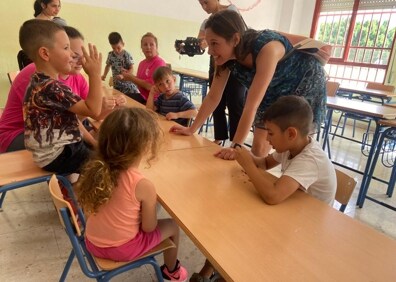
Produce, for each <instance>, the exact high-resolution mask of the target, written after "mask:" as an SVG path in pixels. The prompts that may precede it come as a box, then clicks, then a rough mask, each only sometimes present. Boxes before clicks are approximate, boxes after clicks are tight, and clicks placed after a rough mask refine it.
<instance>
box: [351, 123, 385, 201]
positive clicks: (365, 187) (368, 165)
mask: <svg viewBox="0 0 396 282" xmlns="http://www.w3.org/2000/svg"><path fill="white" fill-rule="evenodd" d="M375 123H376V127H375V132H374V136H373V142H372V143H371V148H370V152H369V155H368V157H367V163H366V168H365V169H364V174H363V179H362V184H361V185H360V190H359V195H358V198H357V202H356V205H358V206H359V208H362V207H363V203H364V199H365V198H366V194H367V191H368V188H369V187H368V184H369V183H370V181H368V179H369V177H368V176H369V171H370V168H371V166H373V168H374V166H375V164H374V163H373V157H374V153H375V151H376V149H377V150H381V148H377V144H378V139H379V135H380V128H381V126H380V125H379V124H378V121H377V120H376V121H375Z"/></svg>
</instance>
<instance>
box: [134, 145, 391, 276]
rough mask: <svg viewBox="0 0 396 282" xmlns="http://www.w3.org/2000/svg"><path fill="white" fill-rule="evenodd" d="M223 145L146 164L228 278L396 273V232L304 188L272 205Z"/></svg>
mask: <svg viewBox="0 0 396 282" xmlns="http://www.w3.org/2000/svg"><path fill="white" fill-rule="evenodd" d="M215 150H216V148H215V147H205V148H195V149H186V150H176V151H166V152H163V153H162V154H161V155H160V156H159V160H158V161H157V162H154V163H152V166H151V168H146V169H143V170H142V171H143V174H144V175H146V176H147V177H148V178H149V179H150V180H151V181H153V183H154V185H155V187H156V189H157V194H158V197H159V201H160V202H161V203H162V205H163V206H164V208H165V209H166V210H167V211H168V212H169V214H170V215H171V216H172V217H173V218H174V219H175V220H176V221H177V222H178V224H179V226H181V228H183V230H184V231H185V232H186V234H187V235H188V236H189V237H190V238H191V240H192V241H193V242H194V243H195V244H196V246H197V247H198V248H199V249H200V250H201V251H202V252H203V254H204V255H205V256H206V257H207V258H208V259H209V260H210V261H211V263H212V264H213V265H214V266H215V268H216V269H217V270H218V271H219V272H220V273H221V274H222V276H223V277H224V278H225V279H226V280H227V281H249V282H252V281H253V282H254V281H260V282H261V281H290V280H293V281H337V280H339V279H343V280H349V281H375V280H382V281H396V271H395V269H396V241H395V240H393V239H391V238H388V237H386V236H385V235H383V234H381V233H379V232H378V231H376V230H374V229H372V228H370V227H368V226H366V225H363V224H362V223H360V222H358V221H356V220H354V219H352V218H350V217H348V216H346V215H344V214H342V213H341V212H339V211H337V210H335V209H334V208H332V207H329V206H327V205H326V204H324V203H322V202H320V201H318V200H316V199H314V198H312V197H311V196H309V195H307V194H305V193H303V192H299V191H298V192H296V193H295V194H294V195H293V196H291V197H290V198H289V199H287V200H286V201H285V202H284V203H282V204H279V205H274V206H270V205H266V204H265V203H264V202H263V201H262V200H261V198H260V197H259V195H258V193H257V192H256V191H255V189H254V187H253V185H252V183H251V182H250V181H249V180H248V178H247V176H246V174H245V173H244V172H243V171H242V169H241V167H240V166H239V165H238V164H237V163H236V162H235V161H225V160H221V159H218V158H215V157H213V153H214V152H215ZM341 277H342V278H341Z"/></svg>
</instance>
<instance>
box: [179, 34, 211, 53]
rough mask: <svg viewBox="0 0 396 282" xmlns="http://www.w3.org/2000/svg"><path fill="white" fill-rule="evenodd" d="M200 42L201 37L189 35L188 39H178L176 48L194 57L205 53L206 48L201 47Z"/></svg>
mask: <svg viewBox="0 0 396 282" xmlns="http://www.w3.org/2000/svg"><path fill="white" fill-rule="evenodd" d="M199 43H200V39H198V38H195V37H187V38H186V40H176V41H175V48H176V51H177V52H178V53H179V54H181V55H188V56H190V57H193V56H194V55H202V54H203V53H205V49H201V46H200V44H199Z"/></svg>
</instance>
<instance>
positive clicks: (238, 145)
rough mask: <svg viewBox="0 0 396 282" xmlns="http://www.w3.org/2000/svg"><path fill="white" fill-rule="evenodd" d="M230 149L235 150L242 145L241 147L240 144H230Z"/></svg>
mask: <svg viewBox="0 0 396 282" xmlns="http://www.w3.org/2000/svg"><path fill="white" fill-rule="evenodd" d="M230 147H231V148H233V149H235V148H237V147H239V148H242V145H241V144H238V143H231V146H230Z"/></svg>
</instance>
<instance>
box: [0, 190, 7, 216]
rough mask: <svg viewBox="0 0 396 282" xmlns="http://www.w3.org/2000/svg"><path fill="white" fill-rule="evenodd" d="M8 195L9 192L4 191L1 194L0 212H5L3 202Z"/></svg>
mask: <svg viewBox="0 0 396 282" xmlns="http://www.w3.org/2000/svg"><path fill="white" fill-rule="evenodd" d="M6 194H7V191H4V192H3V193H1V197H0V211H3V202H4V198H5V196H6Z"/></svg>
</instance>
